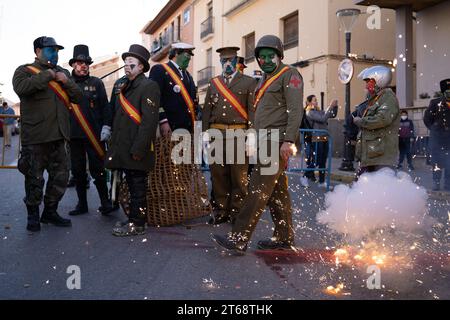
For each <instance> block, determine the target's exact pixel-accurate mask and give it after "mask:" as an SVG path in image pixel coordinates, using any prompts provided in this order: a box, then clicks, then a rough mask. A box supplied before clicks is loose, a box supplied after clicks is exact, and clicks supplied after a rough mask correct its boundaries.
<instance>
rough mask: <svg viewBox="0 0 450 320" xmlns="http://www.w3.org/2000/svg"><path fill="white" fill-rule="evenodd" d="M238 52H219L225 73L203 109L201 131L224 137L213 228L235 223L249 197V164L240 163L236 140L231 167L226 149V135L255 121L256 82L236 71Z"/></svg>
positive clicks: (215, 174) (214, 177)
mask: <svg viewBox="0 0 450 320" xmlns="http://www.w3.org/2000/svg"><path fill="white" fill-rule="evenodd" d="M238 50H239V48H238V47H226V48H220V49H218V50H217V52H218V53H219V54H220V63H221V65H222V68H223V71H222V74H221V75H220V76H217V77H215V78H214V79H212V80H211V81H210V83H209V86H208V90H207V91H206V98H205V105H204V107H203V117H202V129H203V130H204V131H206V130H208V129H210V128H211V129H217V130H220V131H221V132H222V136H223V137H224V139H223V152H222V153H221V161H222V162H221V163H214V164H211V165H210V169H211V181H212V189H213V194H214V200H213V201H214V208H216V210H215V216H214V218H212V219H211V220H210V223H211V224H221V223H224V222H227V221H230V220H231V221H234V219H235V218H236V215H237V213H238V212H239V209H240V207H241V205H242V201H243V199H244V197H245V195H246V194H247V171H248V161H246V159H245V162H244V163H238V160H239V159H237V139H236V138H232V139H230V140H231V142H232V146H233V149H234V150H233V153H234V159H232V160H233V163H232V164H229V163H228V161H227V159H228V158H227V155H228V152H227V151H229V150H227V149H226V147H227V140H228V139H227V138H226V135H227V132H228V134H231V133H233V131H236V130H238V129H241V130H246V129H247V128H248V127H249V124H250V122H251V121H252V120H253V118H254V117H253V108H252V105H253V100H254V99H253V93H254V91H255V87H256V81H255V79H253V78H251V77H249V76H246V75H243V74H241V73H240V72H239V71H238V70H237V51H238ZM243 132H244V131H242V133H243ZM230 136H231V135H230ZM242 136H243V135H242ZM230 160H231V159H230Z"/></svg>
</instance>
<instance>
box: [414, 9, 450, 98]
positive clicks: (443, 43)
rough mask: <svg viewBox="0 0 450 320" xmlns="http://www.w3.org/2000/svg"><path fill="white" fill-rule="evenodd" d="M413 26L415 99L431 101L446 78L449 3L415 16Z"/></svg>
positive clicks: (449, 70)
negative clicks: (424, 97)
mask: <svg viewBox="0 0 450 320" xmlns="http://www.w3.org/2000/svg"><path fill="white" fill-rule="evenodd" d="M416 23H417V25H416V28H417V29H416V31H417V42H416V43H417V47H416V54H417V73H416V74H417V96H418V95H419V94H421V93H424V92H427V93H428V94H429V95H430V96H431V97H433V95H434V92H436V91H440V88H439V82H440V81H441V80H443V79H446V78H450V1H445V2H443V3H441V4H439V5H436V6H433V7H431V8H428V9H426V10H423V11H420V12H418V13H417V21H416ZM425 46H426V47H425ZM416 98H417V97H416Z"/></svg>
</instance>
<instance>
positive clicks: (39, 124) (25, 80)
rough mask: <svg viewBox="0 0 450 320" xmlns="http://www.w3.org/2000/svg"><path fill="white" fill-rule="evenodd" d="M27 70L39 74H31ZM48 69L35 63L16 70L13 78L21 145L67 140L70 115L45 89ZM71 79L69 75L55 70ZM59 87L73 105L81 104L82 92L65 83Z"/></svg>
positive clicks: (58, 100) (48, 74)
mask: <svg viewBox="0 0 450 320" xmlns="http://www.w3.org/2000/svg"><path fill="white" fill-rule="evenodd" d="M27 66H33V67H36V68H38V69H40V70H42V72H41V73H39V74H34V73H32V72H31V71H30V70H29V69H28V68H27ZM49 69H50V67H49V66H48V65H46V64H41V63H40V62H39V61H38V60H37V59H36V61H35V62H34V63H32V64H26V65H23V66H20V67H19V68H17V69H16V72H15V73H14V77H13V87H14V91H15V92H16V93H17V95H18V96H19V98H20V115H21V141H22V144H23V145H29V144H38V143H45V142H51V141H57V140H62V139H65V140H69V139H70V114H69V112H70V111H69V110H68V109H67V107H66V106H65V105H64V103H63V102H62V100H61V99H60V98H59V97H58V96H57V95H56V94H55V93H54V91H53V90H52V89H50V87H49V86H48V83H49V81H50V80H52V76H51V74H50V72H49V71H48V70H49ZM57 71H62V72H64V73H65V74H66V76H67V78H70V73H69V71H67V70H65V69H62V68H61V67H57ZM61 86H62V87H63V88H64V89H65V91H66V92H67V94H68V96H69V99H70V101H71V102H72V103H80V102H81V99H82V98H83V93H82V91H81V89H80V88H79V87H78V86H77V85H76V84H75V82H73V81H72V80H70V79H69V80H68V81H67V83H66V84H61Z"/></svg>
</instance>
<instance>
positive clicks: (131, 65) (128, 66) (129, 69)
mask: <svg viewBox="0 0 450 320" xmlns="http://www.w3.org/2000/svg"><path fill="white" fill-rule="evenodd" d="M124 62H125V75H126V76H127V77H128V79H130V80H133V79H134V78H136V77H137V76H138V75H139V74H141V73H142V70H143V69H144V66H143V65H142V64H141V63H140V61H139V60H138V59H136V58H135V57H126V58H125V61H124Z"/></svg>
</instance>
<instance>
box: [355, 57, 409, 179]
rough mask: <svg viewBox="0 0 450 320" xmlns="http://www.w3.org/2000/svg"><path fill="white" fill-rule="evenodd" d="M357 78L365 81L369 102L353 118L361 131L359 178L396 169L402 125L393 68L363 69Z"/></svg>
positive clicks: (358, 156) (357, 150)
mask: <svg viewBox="0 0 450 320" xmlns="http://www.w3.org/2000/svg"><path fill="white" fill-rule="evenodd" d="M358 77H359V78H360V79H362V80H364V81H365V82H366V92H367V96H368V102H367V107H366V108H365V109H364V112H363V114H362V115H361V116H356V117H354V118H353V123H354V124H355V125H357V126H358V127H359V128H360V132H359V133H358V140H357V143H356V152H355V156H356V158H357V159H358V160H359V161H360V166H359V169H358V172H357V177H359V176H361V175H362V174H364V173H366V172H374V171H378V170H380V169H382V168H385V167H388V168H392V169H393V168H394V167H395V165H396V163H397V159H398V128H399V126H400V109H399V105H398V100H397V97H396V96H395V93H394V92H393V91H392V89H390V88H389V85H390V83H391V80H392V72H391V69H390V68H388V67H385V66H374V67H370V68H367V69H365V70H363V71H362V72H361V73H360V74H359V76H358Z"/></svg>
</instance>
